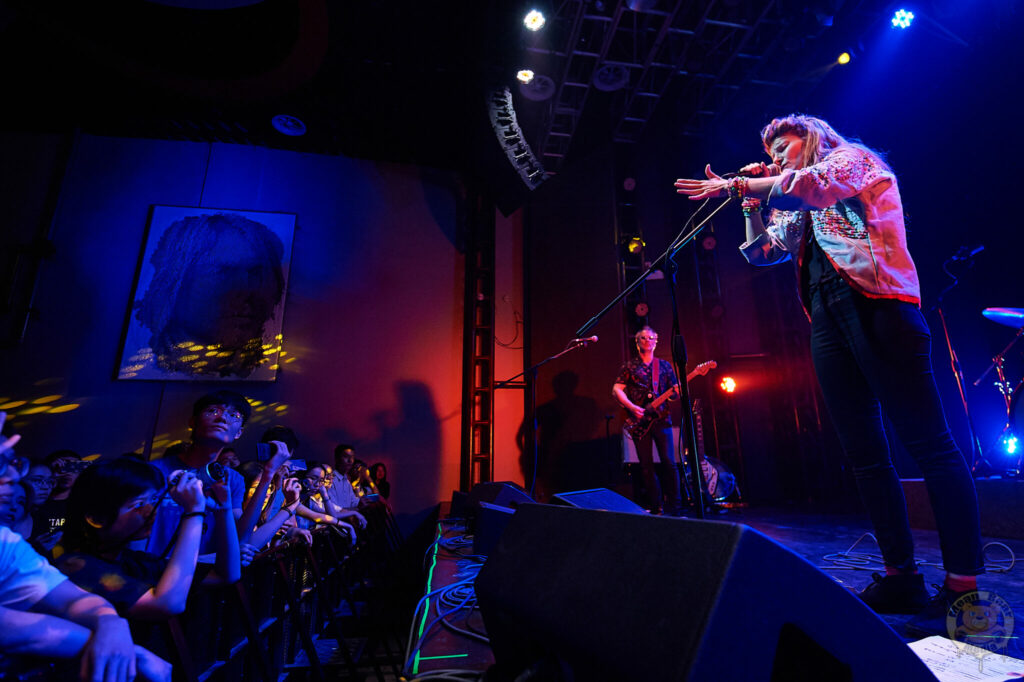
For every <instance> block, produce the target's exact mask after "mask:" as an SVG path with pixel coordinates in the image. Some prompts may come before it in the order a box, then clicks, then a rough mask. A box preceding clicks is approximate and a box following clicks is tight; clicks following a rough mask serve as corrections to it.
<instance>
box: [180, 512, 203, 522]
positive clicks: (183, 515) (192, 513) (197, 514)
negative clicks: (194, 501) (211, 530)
mask: <svg viewBox="0 0 1024 682" xmlns="http://www.w3.org/2000/svg"><path fill="white" fill-rule="evenodd" d="M190 516H206V512H200V511H194V512H187V513H185V514H182V515H181V519H182V521H184V520H185V519H187V518H189V517H190Z"/></svg>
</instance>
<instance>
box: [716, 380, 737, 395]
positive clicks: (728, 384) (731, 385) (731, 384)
mask: <svg viewBox="0 0 1024 682" xmlns="http://www.w3.org/2000/svg"><path fill="white" fill-rule="evenodd" d="M718 385H719V386H721V387H722V390H723V391H725V392H726V393H734V392H735V391H736V380H735V379H733V378H732V377H725V378H724V379H722V383H720V384H718Z"/></svg>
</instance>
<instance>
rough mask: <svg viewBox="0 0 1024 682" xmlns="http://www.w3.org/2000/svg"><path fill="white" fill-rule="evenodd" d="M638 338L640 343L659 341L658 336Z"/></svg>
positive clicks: (644, 335) (641, 336)
mask: <svg viewBox="0 0 1024 682" xmlns="http://www.w3.org/2000/svg"><path fill="white" fill-rule="evenodd" d="M636 338H637V339H638V340H640V341H657V340H658V336H657V335H654V336H647V335H646V334H641V335H640V336H638V337H636Z"/></svg>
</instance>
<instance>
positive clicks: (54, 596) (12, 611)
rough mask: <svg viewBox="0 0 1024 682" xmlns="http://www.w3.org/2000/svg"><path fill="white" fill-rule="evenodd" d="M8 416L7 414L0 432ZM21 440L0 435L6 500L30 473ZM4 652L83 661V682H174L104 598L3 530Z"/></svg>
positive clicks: (0, 624) (0, 627) (0, 605)
mask: <svg viewBox="0 0 1024 682" xmlns="http://www.w3.org/2000/svg"><path fill="white" fill-rule="evenodd" d="M5 417H6V415H5V414H4V413H3V412H0V429H2V428H3V422H4V420H5ZM17 442H18V436H11V437H10V438H7V439H4V438H3V436H0V496H6V495H7V494H9V493H10V490H9V488H10V486H13V485H14V484H16V483H17V482H18V480H19V479H20V478H21V476H22V475H24V473H25V472H26V471H27V469H28V467H27V462H25V463H24V464H25V466H22V461H19V458H17V456H16V455H15V454H14V451H13V447H14V444H15V443H17ZM0 653H2V654H4V655H24V656H37V657H44V658H67V659H71V658H77V657H80V658H81V661H82V665H81V668H80V670H81V673H80V676H81V679H83V680H102V681H103V682H128V681H130V680H132V679H133V678H136V675H138V676H139V677H141V678H143V679H147V680H160V681H163V680H170V677H171V667H170V665H169V664H168V663H167V662H166V661H164V660H163V659H161V658H159V657H157V656H154V655H153V654H152V653H150V652H149V651H147V650H146V649H144V648H142V647H140V646H136V645H135V644H133V643H132V639H131V632H130V630H129V628H128V623H127V621H125V620H124V619H122V618H120V617H118V615H117V612H116V611H115V610H114V608H113V607H112V606H111V605H110V604H109V603H108V602H107V601H105V600H104V599H103V598H101V597H99V596H97V595H93V594H89V593H88V592H85V591H83V590H81V589H80V588H78V587H76V586H75V585H73V584H72V583H71V582H69V581H68V579H67V578H66V577H64V576H63V575H62V574H61V573H60V571H58V570H57V569H55V568H54V567H52V566H50V565H49V564H48V563H46V561H45V560H44V559H43V558H42V557H41V556H39V554H37V553H36V552H35V551H34V550H33V549H32V547H31V546H29V544H28V543H27V542H26V541H25V540H24V539H22V538H21V537H19V536H18V535H17V534H15V533H14V532H12V531H11V530H10V529H8V528H3V527H0Z"/></svg>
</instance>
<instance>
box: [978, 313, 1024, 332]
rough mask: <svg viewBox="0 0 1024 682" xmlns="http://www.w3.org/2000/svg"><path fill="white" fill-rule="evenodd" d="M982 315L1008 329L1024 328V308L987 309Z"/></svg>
mask: <svg viewBox="0 0 1024 682" xmlns="http://www.w3.org/2000/svg"><path fill="white" fill-rule="evenodd" d="M981 314H982V315H984V316H985V317H987V318H988V319H990V320H992V321H993V322H998V323H999V324H1005V325H1006V326H1007V327H1013V328H1014V329H1018V328H1020V327H1024V308H985V309H984V310H982V311H981Z"/></svg>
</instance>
